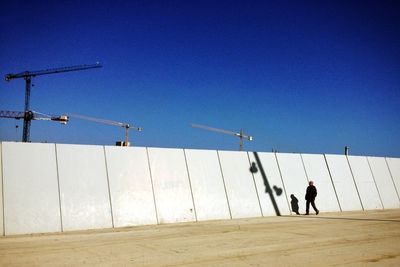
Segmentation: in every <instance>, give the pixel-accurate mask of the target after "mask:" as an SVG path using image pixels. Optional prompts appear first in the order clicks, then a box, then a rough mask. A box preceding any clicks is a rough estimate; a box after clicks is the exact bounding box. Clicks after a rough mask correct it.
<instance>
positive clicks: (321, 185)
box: [301, 154, 340, 212]
mask: <svg viewBox="0 0 400 267" xmlns="http://www.w3.org/2000/svg"><path fill="white" fill-rule="evenodd" d="M301 157H302V159H303V163H304V167H305V169H306V174H307V178H308V180H309V181H314V185H315V187H316V188H317V192H318V195H317V198H316V203H317V204H318V206H317V207H318V209H319V210H320V211H321V212H325V211H327V212H330V211H340V206H339V202H338V199H337V196H336V193H335V189H334V188H333V183H332V179H331V176H330V175H329V171H328V167H327V166H326V161H325V158H324V155H318V154H301Z"/></svg>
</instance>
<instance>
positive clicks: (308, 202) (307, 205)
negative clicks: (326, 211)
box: [306, 199, 318, 214]
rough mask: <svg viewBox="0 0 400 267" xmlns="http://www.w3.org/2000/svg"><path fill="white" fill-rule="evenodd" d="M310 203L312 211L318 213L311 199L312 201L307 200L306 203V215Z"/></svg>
mask: <svg viewBox="0 0 400 267" xmlns="http://www.w3.org/2000/svg"><path fill="white" fill-rule="evenodd" d="M310 203H311V206H312V207H313V209H314V210H315V212H316V213H318V209H317V207H316V206H315V202H314V199H313V200H307V202H306V214H308V213H309V211H310Z"/></svg>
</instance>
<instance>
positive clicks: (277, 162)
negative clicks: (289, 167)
mask: <svg viewBox="0 0 400 267" xmlns="http://www.w3.org/2000/svg"><path fill="white" fill-rule="evenodd" d="M274 154H275V160H276V165H277V166H278V171H279V176H280V177H281V181H282V186H283V190H284V191H285V198H286V204H287V205H288V208H289V212H290V214H292V207H291V206H290V204H289V199H288V193H287V191H286V186H285V182H284V181H283V175H282V171H281V166H280V165H279V161H278V155H277V154H276V152H275V153H274Z"/></svg>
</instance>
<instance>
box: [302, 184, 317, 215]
mask: <svg viewBox="0 0 400 267" xmlns="http://www.w3.org/2000/svg"><path fill="white" fill-rule="evenodd" d="M316 197H317V188H316V187H315V186H314V182H313V181H310V182H309V183H308V187H307V190H306V201H307V202H306V214H305V215H309V211H310V203H311V206H312V207H313V209H314V210H315V213H316V214H317V215H318V213H319V210H318V209H317V207H316V206H315V198H316Z"/></svg>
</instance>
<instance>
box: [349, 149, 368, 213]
mask: <svg viewBox="0 0 400 267" xmlns="http://www.w3.org/2000/svg"><path fill="white" fill-rule="evenodd" d="M345 157H346V160H347V165H349V169H350V173H351V177H352V178H353V183H354V186H355V188H356V191H357V195H358V199H359V200H360V203H361V208H362V209H363V210H365V209H364V205H363V203H362V200H361V196H360V192H359V191H358V186H357V183H356V179H355V178H354V173H353V169H352V168H351V165H350V161H349V157H348V156H347V155H346V156H345Z"/></svg>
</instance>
